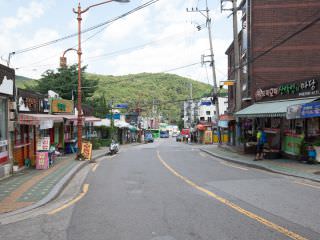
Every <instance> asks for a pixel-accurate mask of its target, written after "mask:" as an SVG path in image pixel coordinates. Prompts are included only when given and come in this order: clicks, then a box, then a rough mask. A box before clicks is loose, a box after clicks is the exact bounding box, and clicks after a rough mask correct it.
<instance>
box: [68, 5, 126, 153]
mask: <svg viewBox="0 0 320 240" xmlns="http://www.w3.org/2000/svg"><path fill="white" fill-rule="evenodd" d="M129 1H130V0H108V1H104V2H101V3H97V4H93V5H91V6H89V7H87V8H85V9H84V10H82V9H81V5H80V2H79V4H78V9H77V10H75V9H73V12H74V13H75V14H77V20H78V50H77V53H78V107H77V108H78V123H77V127H78V153H80V152H81V145H82V107H81V55H82V50H81V21H82V13H85V12H87V11H88V10H89V9H90V8H93V7H96V6H100V5H103V4H106V3H109V2H121V3H127V2H129Z"/></svg>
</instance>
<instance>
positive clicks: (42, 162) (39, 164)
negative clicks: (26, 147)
mask: <svg viewBox="0 0 320 240" xmlns="http://www.w3.org/2000/svg"><path fill="white" fill-rule="evenodd" d="M48 168H49V154H48V152H37V154H36V169H48Z"/></svg>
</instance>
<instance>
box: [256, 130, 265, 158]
mask: <svg viewBox="0 0 320 240" xmlns="http://www.w3.org/2000/svg"><path fill="white" fill-rule="evenodd" d="M266 141H267V136H266V133H265V132H264V131H263V129H262V128H258V132H257V153H256V157H255V159H254V161H258V160H262V159H263V147H264V144H265V143H266Z"/></svg>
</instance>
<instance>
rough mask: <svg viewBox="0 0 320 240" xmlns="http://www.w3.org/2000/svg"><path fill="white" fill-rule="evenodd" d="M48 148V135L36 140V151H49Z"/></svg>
mask: <svg viewBox="0 0 320 240" xmlns="http://www.w3.org/2000/svg"><path fill="white" fill-rule="evenodd" d="M49 148H50V137H42V138H40V139H39V140H38V142H37V150H38V151H49Z"/></svg>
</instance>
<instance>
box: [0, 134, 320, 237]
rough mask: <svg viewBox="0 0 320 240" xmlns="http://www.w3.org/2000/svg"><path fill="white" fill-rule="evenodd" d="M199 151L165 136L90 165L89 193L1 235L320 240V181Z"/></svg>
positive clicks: (4, 227)
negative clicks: (238, 163)
mask: <svg viewBox="0 0 320 240" xmlns="http://www.w3.org/2000/svg"><path fill="white" fill-rule="evenodd" d="M198 148H199V146H193V145H187V144H184V143H176V142H174V141H173V140H172V139H165V140H163V139H161V140H160V141H158V142H156V143H153V144H145V145H140V146H136V147H132V148H127V149H125V150H122V151H120V154H118V155H116V156H115V157H113V158H105V159H103V160H102V161H100V162H99V163H98V165H96V166H92V169H89V170H90V171H88V175H86V176H84V178H83V179H84V181H83V183H84V184H88V185H86V186H88V191H87V192H85V193H82V194H77V196H78V197H77V198H76V200H74V201H68V202H63V203H62V202H61V203H60V204H58V203H56V204H55V205H54V206H51V208H50V209H48V210H47V211H44V210H42V213H41V214H40V215H36V216H33V217H30V218H27V219H25V220H21V221H18V222H15V223H10V224H4V225H0V239H1V240H2V239H9V240H11V239H15V240H18V239H23V240H26V239H34V240H38V239H39V240H40V239H41V240H45V239H50V240H52V239H63V240H109V239H110V240H189V239H190V240H194V239H199V240H213V239H217V240H229V239H243V240H258V239H259V240H262V239H277V240H278V239H298V240H303V239H315V240H319V239H320V204H319V201H320V184H317V183H312V182H306V181H303V180H301V179H297V178H293V177H287V176H282V175H277V174H273V173H268V172H265V171H261V170H257V169H252V168H248V167H244V166H240V165H235V164H231V163H228V162H225V161H222V160H219V159H216V158H212V157H210V156H209V155H206V154H204V153H201V152H200V151H199V149H198ZM81 183H82V182H81ZM74 185H76V184H74ZM78 185H79V183H78ZM81 185H82V184H81ZM48 213H49V214H48Z"/></svg>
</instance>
